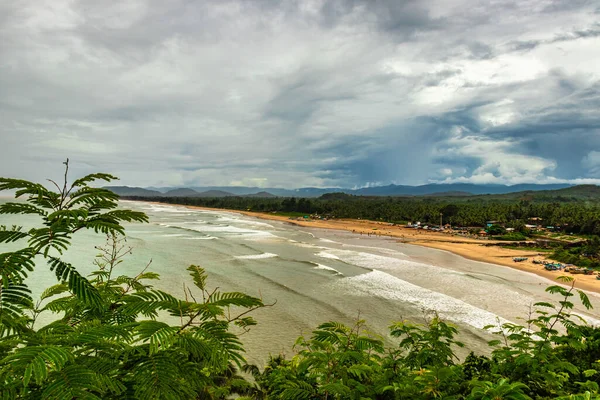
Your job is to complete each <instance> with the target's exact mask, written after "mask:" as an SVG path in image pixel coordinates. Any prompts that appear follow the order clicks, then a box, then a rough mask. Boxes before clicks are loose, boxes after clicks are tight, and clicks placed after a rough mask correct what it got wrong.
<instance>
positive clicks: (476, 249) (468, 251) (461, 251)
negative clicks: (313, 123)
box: [157, 203, 600, 293]
mask: <svg viewBox="0 0 600 400" xmlns="http://www.w3.org/2000/svg"><path fill="white" fill-rule="evenodd" d="M157 204H163V205H164V204H165V203H157ZM186 207H189V208H196V209H203V210H213V211H229V212H236V213H240V214H243V215H246V216H250V217H255V218H259V219H265V220H273V221H281V222H286V223H290V224H293V225H298V226H304V227H312V228H321V229H338V230H344V231H348V232H353V233H355V234H356V235H370V236H373V235H375V236H377V237H382V238H383V237H390V238H397V239H398V241H399V242H402V243H407V244H413V245H417V246H424V247H431V248H434V249H438V250H445V251H449V252H451V253H454V254H457V255H459V256H462V257H465V258H468V259H470V260H474V261H481V262H486V263H491V264H497V265H502V266H506V267H510V268H514V269H518V270H521V271H525V272H530V273H534V274H536V275H539V276H542V277H544V278H547V279H550V280H555V279H556V278H557V277H559V276H561V275H569V276H573V277H574V278H575V280H576V281H575V287H576V288H578V289H583V290H587V291H590V292H596V293H600V280H597V279H596V276H595V275H571V274H568V273H565V272H562V271H547V270H545V269H544V268H543V266H541V265H539V264H534V263H533V260H534V259H536V260H548V261H553V260H551V259H550V258H547V257H546V256H545V255H540V254H539V253H538V252H536V251H533V250H527V249H523V250H516V249H508V248H504V247H498V246H489V245H490V244H493V243H497V242H494V241H492V240H488V239H471V238H465V237H461V236H458V235H453V234H451V233H442V232H434V231H423V230H415V229H411V228H406V227H404V226H398V225H396V226H393V225H390V224H388V223H383V222H377V221H368V220H355V219H330V220H316V219H315V220H313V219H296V218H289V217H286V216H280V215H274V214H269V213H259V212H253V211H240V210H228V209H221V208H209V207H196V206H186ZM504 243H506V242H504ZM486 245H487V246H486ZM513 257H527V258H528V260H527V261H523V262H514V261H513Z"/></svg>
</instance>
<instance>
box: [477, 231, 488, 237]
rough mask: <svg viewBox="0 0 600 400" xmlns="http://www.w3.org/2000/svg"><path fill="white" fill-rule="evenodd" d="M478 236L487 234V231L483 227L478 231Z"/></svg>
mask: <svg viewBox="0 0 600 400" xmlns="http://www.w3.org/2000/svg"><path fill="white" fill-rule="evenodd" d="M478 234H479V236H487V232H486V231H484V230H483V229H482V230H480V231H479V232H478Z"/></svg>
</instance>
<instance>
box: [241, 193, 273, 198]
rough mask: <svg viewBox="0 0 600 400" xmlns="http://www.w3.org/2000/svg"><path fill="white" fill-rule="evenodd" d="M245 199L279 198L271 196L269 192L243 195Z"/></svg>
mask: <svg viewBox="0 0 600 400" xmlns="http://www.w3.org/2000/svg"><path fill="white" fill-rule="evenodd" d="M243 197H260V198H273V197H277V196H275V195H274V194H271V193H269V192H258V193H253V194H245V195H243Z"/></svg>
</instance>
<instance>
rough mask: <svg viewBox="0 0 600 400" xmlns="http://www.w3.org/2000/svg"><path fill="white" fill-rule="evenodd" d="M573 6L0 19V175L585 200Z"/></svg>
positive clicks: (333, 2) (594, 163) (135, 12)
mask: <svg viewBox="0 0 600 400" xmlns="http://www.w3.org/2000/svg"><path fill="white" fill-rule="evenodd" d="M592 3H593V2H589V1H579V0H576V1H569V2H567V1H554V0H541V1H513V0H501V1H494V2H486V1H482V2H472V1H467V0H427V1H416V0H328V1H325V0H302V1H300V0H283V1H277V2H275V1H270V0H223V1H219V2H210V1H189V0H173V1H168V2H155V1H150V0H127V1H121V2H112V3H110V4H109V3H106V2H97V1H92V0H78V1H67V0H35V1H34V0H17V1H14V2H4V3H2V4H0V35H1V37H2V38H3V40H2V41H0V87H1V88H2V90H0V119H1V120H2V121H3V124H2V125H1V126H0V138H1V140H2V143H1V144H2V146H0V168H1V170H2V173H3V175H10V176H21V177H24V178H30V179H44V178H46V177H47V175H49V174H50V175H53V173H52V174H51V172H52V171H57V172H58V171H60V167H61V163H60V162H61V161H62V160H63V159H64V158H66V157H70V158H71V159H72V160H73V161H74V162H73V168H74V170H75V173H85V172H93V171H95V170H98V169H100V170H107V171H110V172H113V173H115V174H117V175H119V176H121V177H122V178H123V183H124V184H130V185H156V186H177V185H227V184H232V185H249V186H287V187H290V186H296V187H297V186H329V187H330V186H351V187H353V186H357V187H358V186H363V185H374V184H389V183H391V182H395V183H405V184H406V183H410V184H418V183H425V182H428V181H448V182H453V181H468V182H495V183H520V182H557V181H571V182H598V181H599V179H600V139H599V138H600V111H599V110H600V95H599V92H600V89H599V85H600V83H599V82H600V77H599V75H598V68H597V66H598V65H599V62H600V25H599V24H598V22H597V20H598V18H597V17H598V13H599V10H600V9H599V8H598V6H597V4H592Z"/></svg>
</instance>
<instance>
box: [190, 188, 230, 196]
mask: <svg viewBox="0 0 600 400" xmlns="http://www.w3.org/2000/svg"><path fill="white" fill-rule="evenodd" d="M230 196H235V194H233V193H229V192H224V191H222V190H207V191H206V192H200V193H198V194H196V197H230Z"/></svg>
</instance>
